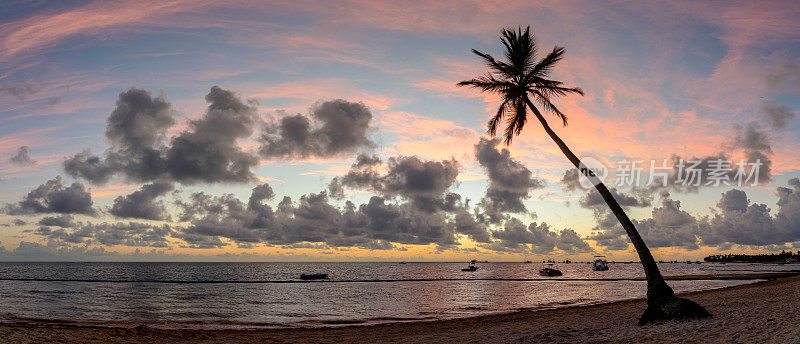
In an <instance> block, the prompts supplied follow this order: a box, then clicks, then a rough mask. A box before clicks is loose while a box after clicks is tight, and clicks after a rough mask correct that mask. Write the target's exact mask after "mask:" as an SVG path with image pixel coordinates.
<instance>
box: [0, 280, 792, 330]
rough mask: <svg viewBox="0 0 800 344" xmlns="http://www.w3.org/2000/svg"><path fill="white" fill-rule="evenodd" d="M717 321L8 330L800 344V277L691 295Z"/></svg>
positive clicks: (584, 315) (588, 312)
mask: <svg viewBox="0 0 800 344" xmlns="http://www.w3.org/2000/svg"><path fill="white" fill-rule="evenodd" d="M683 296H684V297H687V298H690V299H692V300H695V301H697V302H698V303H700V304H702V305H703V306H705V307H706V308H707V309H708V310H709V311H710V312H711V313H712V314H714V317H713V318H710V319H704V320H692V321H684V322H667V323H662V324H658V325H653V326H645V327H638V326H636V319H637V317H638V316H639V315H640V314H641V312H642V311H643V310H644V308H645V303H644V301H643V300H633V301H623V302H616V303H611V304H602V305H595V306H586V307H572V308H563V309H555V310H547V311H538V312H516V313H510V314H500V315H489V316H480V317H473V318H465V319H457V320H446V321H430V322H413V323H394V324H384V325H371V326H346V327H338V328H315V329H276V330H154V329H151V328H145V327H140V328H133V329H129V328H108V327H93V326H72V325H57V324H34V323H27V324H3V325H0V341H2V342H3V343H43V342H51V343H53V342H59V343H75V342H81V343H142V342H154V343H155V342H159V343H164V342H173V343H254V342H259V343H446V342H449V343H519V342H523V343H535V342H547V343H578V342H580V343H607V342H627V343H631V342H648V343H675V342H678V343H800V317H797V314H798V312H800V277H792V278H785V279H778V280H775V281H769V282H759V283H754V284H749V285H743V286H737V287H731V288H725V289H718V290H709V291H702V292H696V293H689V294H684V295H683Z"/></svg>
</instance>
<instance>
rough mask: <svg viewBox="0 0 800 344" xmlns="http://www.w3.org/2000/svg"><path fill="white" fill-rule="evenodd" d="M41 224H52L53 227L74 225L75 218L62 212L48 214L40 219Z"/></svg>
mask: <svg viewBox="0 0 800 344" xmlns="http://www.w3.org/2000/svg"><path fill="white" fill-rule="evenodd" d="M39 224H40V225H42V226H51V227H74V226H75V219H74V218H73V217H72V215H69V214H62V215H59V216H46V217H43V218H42V219H40V220H39Z"/></svg>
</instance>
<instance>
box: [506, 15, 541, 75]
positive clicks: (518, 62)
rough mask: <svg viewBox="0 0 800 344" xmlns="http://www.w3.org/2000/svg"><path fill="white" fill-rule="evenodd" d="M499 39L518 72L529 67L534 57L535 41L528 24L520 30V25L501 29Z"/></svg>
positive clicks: (509, 60)
mask: <svg viewBox="0 0 800 344" xmlns="http://www.w3.org/2000/svg"><path fill="white" fill-rule="evenodd" d="M500 41H501V42H502V43H503V45H504V46H505V48H506V51H505V56H506V59H507V60H508V62H509V64H510V65H512V66H514V68H515V69H516V70H517V72H518V74H517V75H519V73H522V72H524V71H525V70H527V69H530V68H531V67H532V66H533V61H534V59H535V57H536V43H535V42H534V40H533V38H532V37H531V34H530V26H528V27H527V28H526V29H525V32H522V27H520V28H518V29H517V32H514V30H509V29H503V31H502V34H501V36H500Z"/></svg>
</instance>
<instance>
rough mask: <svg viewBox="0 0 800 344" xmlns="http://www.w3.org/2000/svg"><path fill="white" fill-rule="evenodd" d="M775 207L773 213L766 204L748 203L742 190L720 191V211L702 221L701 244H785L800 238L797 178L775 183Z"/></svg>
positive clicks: (799, 195)
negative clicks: (775, 210) (783, 184)
mask: <svg viewBox="0 0 800 344" xmlns="http://www.w3.org/2000/svg"><path fill="white" fill-rule="evenodd" d="M777 191H778V202H777V206H778V210H777V212H776V213H775V214H774V215H772V214H771V212H770V209H769V208H768V207H767V206H766V205H765V204H759V203H751V202H750V200H749V199H747V195H746V194H745V193H744V191H741V190H736V189H733V190H729V191H727V192H725V193H723V194H722V197H721V198H720V201H719V203H718V206H719V208H720V209H719V212H718V213H717V214H715V215H714V216H710V217H708V218H706V219H704V221H703V222H702V225H701V232H700V237H701V241H702V243H703V244H704V245H710V246H726V245H729V244H735V245H752V246H766V245H784V244H787V243H791V242H795V241H798V240H800V215H798V214H800V181H798V179H797V178H793V179H790V180H789V187H778V189H777Z"/></svg>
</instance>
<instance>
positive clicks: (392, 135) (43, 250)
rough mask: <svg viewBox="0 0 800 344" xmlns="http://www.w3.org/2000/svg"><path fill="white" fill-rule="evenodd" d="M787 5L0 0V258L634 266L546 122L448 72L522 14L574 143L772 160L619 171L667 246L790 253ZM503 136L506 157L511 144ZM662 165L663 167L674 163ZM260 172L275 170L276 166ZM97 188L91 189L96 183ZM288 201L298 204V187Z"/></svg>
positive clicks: (799, 11) (610, 149)
mask: <svg viewBox="0 0 800 344" xmlns="http://www.w3.org/2000/svg"><path fill="white" fill-rule="evenodd" d="M797 18H800V4H798V3H796V2H792V1H786V2H779V1H774V2H768V3H766V2H755V1H754V2H750V3H737V4H734V3H725V2H722V3H713V4H712V3H708V4H698V3H697V2H695V1H685V2H684V1H664V2H647V3H646V4H645V3H642V2H638V1H630V2H628V1H613V2H598V1H585V2H583V1H568V2H560V1H559V2H555V1H519V2H514V1H511V2H484V1H463V2H460V1H440V2H429V1H373V0H370V1H361V0H354V1H336V2H334V1H316V2H314V1H311V2H310V1H302V0H300V1H298V0H295V1H235V2H230V3H229V2H221V1H213V2H212V1H202V0H201V1H182V0H175V1H164V0H162V1H125V2H105V1H72V2H60V3H51V2H46V1H10V2H9V1H5V2H4V4H3V10H2V11H0V156H1V157H2V159H0V203H2V213H0V225H2V226H0V260H259V261H316V260H325V261H329V260H354V261H355V260H358V261H366V260H409V261H412V260H430V261H460V260H469V259H473V258H476V259H481V260H483V259H488V260H494V261H515V260H516V261H518V260H524V259H531V260H541V259H549V258H552V259H560V260H563V259H565V258H570V259H582V260H586V259H588V258H589V257H591V256H593V255H596V254H604V255H607V256H609V258H610V259H617V260H636V259H638V258H636V255H635V251H633V248H632V246H630V245H628V244H627V243H628V239H627V237H625V236H624V235H623V234H624V232H621V229H620V228H619V227H618V225H617V223H615V222H614V219H613V218H612V217H610V213H609V212H608V210H607V207H606V206H605V204H604V203H602V201H600V203H598V202H597V201H598V199H599V198H598V195H597V194H596V193H593V192H588V190H586V189H584V188H581V187H580V186H578V185H576V182H575V179H574V178H573V179H570V177H571V176H572V177H574V176H576V175H574V174H572V175H571V174H570V173H568V170H569V169H570V168H571V167H572V166H571V165H570V164H569V162H568V161H567V160H566V158H565V157H564V155H563V154H562V153H561V152H560V151H559V150H558V148H557V147H556V146H555V144H553V142H552V141H551V140H550V138H549V137H548V136H547V135H546V134H545V133H544V131H543V130H542V129H541V127H540V126H539V125H538V123H536V121H529V123H528V125H527V126H526V128H525V130H524V131H523V132H522V134H521V135H520V136H519V137H518V138H516V139H515V140H514V141H513V143H512V145H510V146H506V145H504V144H503V143H501V142H499V141H497V140H492V138H491V137H489V136H487V135H486V122H487V120H488V118H489V116H490V115H491V114H493V113H494V112H495V111H496V109H497V106H498V105H499V102H498V98H497V97H496V96H494V95H491V94H481V93H479V92H477V91H476V90H472V89H468V88H459V87H456V83H457V82H459V81H462V80H465V79H469V78H472V77H475V76H478V75H480V74H481V73H484V72H485V71H486V68H485V66H484V65H483V64H482V63H481V61H480V60H479V59H478V57H477V56H475V55H474V54H472V53H471V52H470V49H473V48H474V49H477V50H479V51H482V52H486V53H489V54H492V55H493V56H496V57H502V50H501V48H502V45H501V44H500V41H499V39H498V35H499V33H500V30H501V29H502V28H504V27H511V28H516V27H518V26H523V27H525V26H528V25H530V26H531V30H532V32H533V33H534V34H535V37H536V40H537V43H538V45H539V51H540V55H541V54H545V53H547V52H549V51H550V50H552V48H553V46H555V45H558V46H563V47H565V48H566V57H565V59H564V60H563V61H561V62H560V63H559V65H558V67H557V68H556V70H555V71H554V72H553V74H552V75H551V76H552V77H553V78H554V79H556V80H561V81H564V82H565V83H566V84H567V85H569V86H572V87H581V88H582V89H583V90H584V92H585V96H579V95H569V96H566V97H562V98H558V99H556V104H558V105H560V108H561V110H562V111H563V112H564V113H565V114H566V115H567V116H568V117H569V125H568V126H566V127H564V126H562V125H561V123H559V121H558V120H557V119H556V117H554V116H549V117H547V118H548V120H550V124H551V125H552V126H553V127H554V129H555V130H556V132H557V133H558V134H559V135H560V136H561V137H562V138H563V139H564V141H565V142H566V143H567V144H568V145H569V146H570V147H571V148H572V150H573V151H574V152H576V154H578V155H579V156H581V157H591V158H593V159H595V160H597V161H600V162H603V163H604V164H605V165H607V166H608V167H610V168H611V170H610V175H609V178H608V179H606V182H607V184H609V186H615V184H616V183H617V182H618V181H619V180H618V178H615V175H616V173H617V172H618V171H617V170H618V169H617V168H616V167H619V166H620V165H619V162H620V161H624V160H628V161H631V160H641V161H644V163H643V165H644V171H643V179H645V180H646V179H648V171H647V170H648V169H649V168H650V161H651V160H655V161H656V162H657V164H658V165H660V164H661V163H662V162H663V160H664V159H667V161H668V164H669V165H670V166H672V165H673V163H674V162H676V161H679V159H685V160H689V159H705V161H709V160H712V159H715V158H725V159H727V160H731V161H734V166H735V162H738V161H740V160H742V159H743V160H744V161H755V159H758V160H759V161H760V162H762V163H763V165H761V169H760V170H759V176H760V177H761V179H760V180H759V183H758V185H755V186H753V185H746V186H742V187H738V186H737V187H732V186H700V187H697V188H692V187H682V186H680V185H677V184H675V185H668V186H667V187H652V186H650V187H648V186H646V185H641V186H639V187H635V188H631V187H629V186H627V185H622V186H617V187H615V193H617V195H618V199H619V200H620V203H622V205H623V206H624V207H625V209H626V210H627V211H628V214H629V215H630V216H631V218H633V219H635V220H636V221H635V222H636V224H637V228H639V230H640V232H641V233H642V236H643V237H644V239H645V242H646V243H647V244H648V245H649V246H650V248H651V249H652V250H653V251H654V255H655V256H656V259H701V258H702V257H704V256H706V255H709V254H716V253H730V252H743V251H744V252H755V251H762V252H763V251H775V250H778V251H779V250H781V249H792V250H798V249H800V182H798V180H797V178H798V177H800V157H799V156H798V155H799V154H798V153H800V149H798V146H799V145H800V121H798V120H797V119H796V118H795V117H796V114H797V111H798V109H800V98H798V95H800V21H798V20H797ZM504 149H507V150H508V151H504ZM673 171H675V169H674V168H673ZM265 185H266V186H265ZM89 195H90V196H89ZM286 197H288V198H286Z"/></svg>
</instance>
